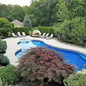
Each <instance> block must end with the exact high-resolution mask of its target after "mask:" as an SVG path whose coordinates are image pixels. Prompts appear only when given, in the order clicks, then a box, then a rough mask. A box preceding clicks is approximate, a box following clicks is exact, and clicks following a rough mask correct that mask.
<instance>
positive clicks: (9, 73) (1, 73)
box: [0, 65, 20, 84]
mask: <svg viewBox="0 0 86 86" xmlns="http://www.w3.org/2000/svg"><path fill="white" fill-rule="evenodd" d="M0 77H1V79H4V82H5V83H6V82H7V83H8V84H11V83H13V84H16V83H17V82H18V81H19V80H20V74H19V72H18V71H17V70H16V67H15V66H13V65H8V66H6V67H2V68H0Z"/></svg>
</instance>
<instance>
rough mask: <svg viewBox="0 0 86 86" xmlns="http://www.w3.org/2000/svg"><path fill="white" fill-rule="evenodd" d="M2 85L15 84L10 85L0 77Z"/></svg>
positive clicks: (0, 84)
mask: <svg viewBox="0 0 86 86" xmlns="http://www.w3.org/2000/svg"><path fill="white" fill-rule="evenodd" d="M0 86H13V85H12V84H10V85H8V83H7V82H4V80H2V79H1V78H0Z"/></svg>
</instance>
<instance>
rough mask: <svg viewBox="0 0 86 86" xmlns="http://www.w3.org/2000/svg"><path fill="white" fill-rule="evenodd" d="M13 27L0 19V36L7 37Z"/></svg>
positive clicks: (3, 19)
mask: <svg viewBox="0 0 86 86" xmlns="http://www.w3.org/2000/svg"><path fill="white" fill-rule="evenodd" d="M12 27H13V25H12V24H11V23H10V22H9V21H8V20H7V19H5V18H0V35H1V36H4V37H7V36H9V33H10V31H11V28H12Z"/></svg>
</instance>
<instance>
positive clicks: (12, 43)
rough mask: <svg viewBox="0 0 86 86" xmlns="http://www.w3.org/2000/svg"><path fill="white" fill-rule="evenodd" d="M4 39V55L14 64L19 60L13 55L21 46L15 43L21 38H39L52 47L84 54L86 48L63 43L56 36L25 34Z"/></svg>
mask: <svg viewBox="0 0 86 86" xmlns="http://www.w3.org/2000/svg"><path fill="white" fill-rule="evenodd" d="M4 40H5V41H6V42H7V50H6V53H5V55H6V56H7V57H8V58H9V60H10V63H11V64H13V65H15V66H17V65H18V60H19V58H17V57H16V56H15V53H16V51H18V50H19V49H21V47H20V46H19V45H17V43H18V42H20V41H21V40H40V41H43V42H44V43H46V44H49V45H51V46H54V47H58V48H62V49H66V50H73V51H77V52H81V53H83V54H86V48H82V47H80V46H75V45H72V44H68V43H63V42H60V41H59V40H57V39H56V38H53V39H46V38H35V37H31V36H27V37H17V38H13V37H10V38H6V39H4Z"/></svg>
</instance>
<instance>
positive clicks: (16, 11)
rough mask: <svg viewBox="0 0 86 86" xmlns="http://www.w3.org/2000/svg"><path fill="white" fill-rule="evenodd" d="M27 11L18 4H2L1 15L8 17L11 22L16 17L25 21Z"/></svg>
mask: <svg viewBox="0 0 86 86" xmlns="http://www.w3.org/2000/svg"><path fill="white" fill-rule="evenodd" d="M24 16H25V12H24V9H23V7H21V6H18V5H14V6H12V5H5V4H0V17H4V18H7V19H8V20H9V21H10V22H12V21H13V20H15V19H18V20H20V21H23V19H24Z"/></svg>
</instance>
